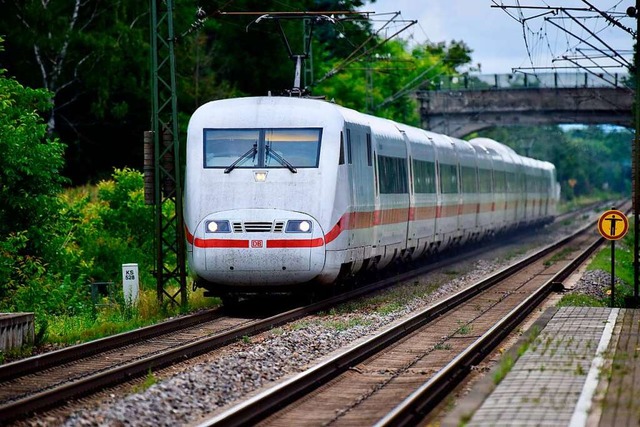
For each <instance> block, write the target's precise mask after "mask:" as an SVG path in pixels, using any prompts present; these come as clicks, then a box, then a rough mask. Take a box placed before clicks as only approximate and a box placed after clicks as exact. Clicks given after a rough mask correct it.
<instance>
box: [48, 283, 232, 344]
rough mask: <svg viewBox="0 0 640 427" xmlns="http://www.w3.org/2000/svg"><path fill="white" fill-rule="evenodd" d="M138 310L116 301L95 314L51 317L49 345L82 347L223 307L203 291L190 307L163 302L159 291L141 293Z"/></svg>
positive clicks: (192, 298)
mask: <svg viewBox="0 0 640 427" xmlns="http://www.w3.org/2000/svg"><path fill="white" fill-rule="evenodd" d="M139 295H140V300H139V303H138V305H137V307H135V308H130V307H125V306H124V305H122V304H119V303H118V302H117V301H116V300H115V299H110V300H107V299H103V300H102V301H101V303H100V304H97V305H96V308H95V310H94V311H93V312H88V313H81V314H79V315H77V316H49V317H48V318H47V324H46V329H47V332H46V339H45V343H51V344H53V343H55V344H63V345H68V344H78V343H83V342H87V341H92V340H95V339H98V338H103V337H106V336H110V335H114V334H118V333H122V332H127V331H130V330H134V329H137V328H141V327H144V326H148V325H152V324H155V323H158V322H161V321H163V320H164V319H166V318H168V317H172V316H176V315H179V314H181V313H185V312H191V311H196V310H199V309H202V308H209V307H214V306H216V305H219V304H220V300H219V299H216V298H208V297H204V296H203V293H202V290H198V291H197V292H192V293H190V295H189V302H188V305H187V307H186V308H182V307H177V306H174V305H171V304H169V303H168V302H166V301H165V302H164V303H162V304H161V303H159V302H158V300H157V297H156V292H155V290H153V291H151V290H141V291H140V294H139Z"/></svg>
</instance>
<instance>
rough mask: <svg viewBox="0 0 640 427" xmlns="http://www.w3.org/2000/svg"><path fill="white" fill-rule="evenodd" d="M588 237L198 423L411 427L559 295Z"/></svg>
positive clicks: (572, 239)
mask: <svg viewBox="0 0 640 427" xmlns="http://www.w3.org/2000/svg"><path fill="white" fill-rule="evenodd" d="M595 234H596V233H595V228H594V226H593V225H591V224H590V225H588V226H587V227H584V228H583V229H581V230H580V231H579V232H577V233H575V234H574V235H572V236H569V237H567V238H565V239H562V240H560V241H558V242H557V243H555V244H553V245H550V246H548V247H546V248H544V249H542V250H540V251H538V252H537V253H536V254H534V255H532V256H531V257H529V258H527V259H526V260H523V261H521V262H518V263H516V264H514V265H512V266H510V267H508V268H505V269H503V270H501V271H499V272H498V273H496V274H494V275H492V276H491V277H488V278H487V279H485V280H482V281H480V282H478V283H476V284H474V285H473V286H471V287H469V288H467V289H465V290H464V291H461V292H459V293H457V294H455V295H453V296H452V297H450V298H448V299H447V300H445V301H443V302H441V303H438V304H436V305H434V306H430V307H428V308H426V309H425V310H422V311H421V312H419V313H417V314H416V315H414V316H412V317H411V318H409V319H407V320H404V321H402V322H400V323H397V324H395V325H393V326H392V327H390V328H388V329H386V330H385V331H383V332H382V333H380V334H378V335H376V336H374V337H371V338H369V339H367V340H366V341H364V342H361V343H359V344H358V345H356V346H354V347H352V348H350V349H348V350H347V351H345V352H343V353H341V354H339V355H336V356H334V357H332V358H330V359H328V360H326V361H325V362H324V363H322V364H319V365H316V366H314V367H312V368H310V369H309V370H307V371H305V372H303V373H301V374H299V375H297V376H295V377H293V378H291V379H289V380H288V381H285V382H283V383H281V384H279V385H278V386H276V387H273V388H272V389H269V390H267V391H265V392H263V393H261V394H259V395H257V396H255V397H253V398H252V399H250V400H247V401H246V402H244V403H241V404H239V405H236V406H234V407H233V408H231V409H229V410H227V411H225V412H223V413H222V414H219V415H217V416H215V417H214V418H210V419H208V420H205V421H203V422H202V423H201V424H200V425H201V426H212V425H247V424H256V423H259V424H260V425H274V426H279V425H294V424H298V425H299V424H305V425H328V424H337V425H380V426H382V425H415V424H416V423H418V422H419V421H420V420H422V419H423V418H424V416H425V415H426V414H428V413H429V412H430V411H431V410H432V409H433V408H434V407H435V406H436V405H437V404H438V403H439V402H440V401H441V399H442V398H444V397H445V396H446V395H447V393H449V392H450V391H451V390H452V389H453V388H454V387H455V386H456V385H457V384H459V382H461V381H462V379H464V377H465V376H466V375H467V374H468V373H469V372H470V370H471V369H472V366H474V365H477V364H478V363H479V362H480V361H481V360H482V359H483V358H484V357H486V356H487V355H488V354H489V353H490V352H491V351H493V349H494V348H495V347H496V345H498V344H499V343H500V342H501V341H502V340H503V339H504V338H505V337H506V336H507V335H508V334H509V333H511V332H512V331H513V330H514V329H515V328H516V327H517V325H518V324H520V322H521V321H522V320H524V318H525V317H526V316H527V315H528V314H530V313H531V312H532V311H533V310H534V309H535V307H537V306H538V305H539V304H540V303H541V302H542V301H543V300H544V299H545V298H546V297H547V296H548V294H549V293H550V292H551V291H552V289H554V287H555V288H561V283H562V281H563V280H564V279H565V278H566V277H567V276H568V275H569V274H570V273H571V272H572V271H573V270H575V269H576V268H578V266H579V265H580V264H581V263H582V262H584V260H586V258H587V257H588V256H589V255H590V254H591V253H592V252H593V251H594V250H595V249H596V248H597V247H599V246H600V244H601V243H602V238H600V237H599V236H595ZM274 411H276V412H275V413H274Z"/></svg>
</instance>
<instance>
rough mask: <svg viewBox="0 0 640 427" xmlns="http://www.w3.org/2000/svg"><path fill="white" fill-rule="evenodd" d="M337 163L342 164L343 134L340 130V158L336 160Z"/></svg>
mask: <svg viewBox="0 0 640 427" xmlns="http://www.w3.org/2000/svg"><path fill="white" fill-rule="evenodd" d="M338 164H339V165H344V134H343V133H342V132H340V160H338Z"/></svg>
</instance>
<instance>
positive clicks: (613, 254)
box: [611, 225, 616, 307]
mask: <svg viewBox="0 0 640 427" xmlns="http://www.w3.org/2000/svg"><path fill="white" fill-rule="evenodd" d="M611 234H612V235H613V234H615V227H614V226H613V225H612V226H611ZM615 293H616V241H615V240H612V241H611V307H614V306H615Z"/></svg>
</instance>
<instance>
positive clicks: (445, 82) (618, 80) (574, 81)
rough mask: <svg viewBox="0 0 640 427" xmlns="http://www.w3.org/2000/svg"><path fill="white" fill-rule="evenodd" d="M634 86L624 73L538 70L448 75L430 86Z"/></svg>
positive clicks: (480, 88) (443, 87) (449, 87)
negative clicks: (598, 73) (526, 72)
mask: <svg viewBox="0 0 640 427" xmlns="http://www.w3.org/2000/svg"><path fill="white" fill-rule="evenodd" d="M579 87H633V85H632V81H631V79H630V76H629V75H628V74H626V73H624V74H619V73H615V74H601V75H594V74H591V73H538V74H525V73H514V74H476V75H473V74H471V75H462V76H455V77H451V76H445V77H440V78H439V79H438V80H436V81H432V82H431V85H430V87H429V89H428V90H486V89H522V88H537V89H539V88H579Z"/></svg>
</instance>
